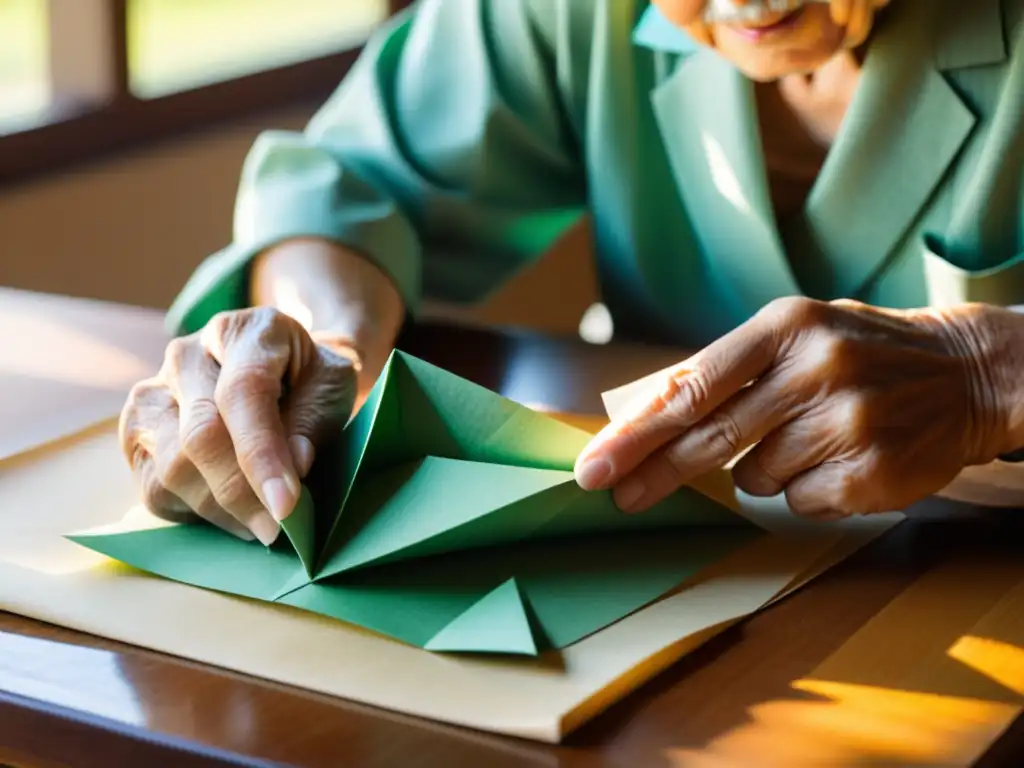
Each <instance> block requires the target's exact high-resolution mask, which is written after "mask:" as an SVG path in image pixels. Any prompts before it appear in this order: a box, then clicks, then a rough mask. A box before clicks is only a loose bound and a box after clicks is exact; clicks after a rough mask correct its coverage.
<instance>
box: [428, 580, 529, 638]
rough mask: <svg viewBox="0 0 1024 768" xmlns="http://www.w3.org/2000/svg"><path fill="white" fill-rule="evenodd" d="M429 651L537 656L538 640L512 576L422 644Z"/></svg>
mask: <svg viewBox="0 0 1024 768" xmlns="http://www.w3.org/2000/svg"><path fill="white" fill-rule="evenodd" d="M423 647H424V648H425V649H426V650H428V651H458V652H462V653H507V654H516V655H521V656H536V655H537V643H536V641H535V640H534V638H533V631H532V630H531V628H530V619H529V614H528V612H527V608H526V605H525V604H524V602H523V597H522V594H521V593H520V591H519V585H518V584H517V583H516V580H515V579H514V578H511V579H509V580H508V581H506V582H504V583H503V584H501V585H500V586H499V587H497V588H495V589H494V590H492V591H490V592H488V593H487V594H486V595H484V596H483V597H482V598H480V599H479V600H478V601H477V602H475V603H473V605H471V606H470V607H469V608H468V609H466V611H464V612H463V613H462V614H460V615H459V616H457V617H456V618H455V619H453V620H452V621H451V622H450V623H449V624H448V625H447V626H445V628H444V629H442V630H441V631H440V632H438V633H437V634H436V635H434V637H432V638H431V639H430V641H429V642H428V643H427V644H426V645H425V646H423Z"/></svg>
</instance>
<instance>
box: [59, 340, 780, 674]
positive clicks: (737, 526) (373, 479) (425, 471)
mask: <svg viewBox="0 0 1024 768" xmlns="http://www.w3.org/2000/svg"><path fill="white" fill-rule="evenodd" d="M590 438H591V434H590V433H588V432H586V431H584V430H580V429H577V428H576V427H573V426H570V425H568V424H565V423H563V422H561V421H559V420H557V419H555V418H553V417H551V416H548V415H546V414H542V413H538V412H535V411H533V410H531V409H529V408H527V407H525V406H523V405H520V404H518V403H515V402H513V401H511V400H509V399H507V398H504V397H502V396H500V395H498V394H496V393H494V392H491V391H489V390H487V389H485V388H483V387H480V386H478V385H476V384H473V383H471V382H469V381H466V380H465V379H462V378H459V377H458V376H455V375H454V374H451V373H449V372H447V371H444V370H442V369H440V368H437V367H435V366H433V365H430V364H428V363H426V362H424V361H422V360H419V359H417V358H415V357H412V356H411V355H408V354H405V353H403V352H395V353H394V354H393V355H392V357H391V359H390V360H389V362H388V364H387V366H386V367H385V369H384V371H383V373H382V374H381V376H380V378H379V380H378V381H377V383H376V385H375V387H374V388H373V390H372V392H371V393H370V395H369V397H368V399H367V401H366V404H365V405H364V407H363V408H362V409H361V410H360V412H359V414H357V415H356V417H355V418H354V419H353V420H352V421H351V423H350V424H349V425H348V426H347V427H346V428H345V431H344V433H343V435H342V442H343V444H344V445H343V448H344V450H343V451H342V455H343V458H342V459H341V463H340V465H339V467H338V473H337V476H338V482H339V483H340V484H341V497H342V502H341V504H340V506H339V507H338V508H337V509H326V508H320V507H317V505H316V504H315V503H314V500H313V498H312V496H311V495H310V493H309V491H308V490H304V492H303V494H302V498H301V499H300V501H299V504H298V505H297V507H296V509H295V511H294V512H293V514H292V515H291V516H290V517H289V518H288V519H287V520H285V522H284V524H283V529H284V533H285V536H283V537H281V538H280V539H279V541H278V542H277V543H275V545H274V546H272V547H270V548H264V547H262V546H261V545H259V544H258V543H254V542H245V541H241V540H239V539H236V538H234V537H232V536H230V535H229V534H227V533H224V532H222V531H220V530H218V529H216V528H214V527H212V526H209V525H206V524H183V525H178V526H172V527H162V528H157V529H147V530H137V531H126V532H117V533H109V532H103V531H96V532H85V533H80V534H76V535H74V536H72V537H70V538H71V539H72V540H73V541H75V542H76V543H78V544H81V545H82V546H85V547H88V548H89V549H92V550H94V551H95V552H99V553H101V554H104V555H107V556H108V557H112V558H114V559H116V560H119V561H121V562H124V563H127V564H129V565H131V566H133V567H135V568H138V569H141V570H143V571H148V572H150V573H154V574H156V575H159V576H162V577H164V578H168V579H173V580H176V581H181V582H185V583H188V584H192V585H194V586H198V587H202V588H206V589H212V590H216V591H220V592H227V593H230V594H236V595H241V596H244V597H248V598H250V599H256V600H263V601H267V602H277V603H282V604H285V605H290V606H293V607H296V608H300V609H303V610H306V611H312V612H315V613H320V614H323V615H326V616H330V617H332V618H335V619H339V620H341V621H345V622H349V623H352V624H357V625H359V626H361V627H364V628H366V629H369V630H371V631H374V632H377V633H381V634H384V635H388V636H390V637H392V638H394V639H396V640H399V641H402V642H405V643H409V644H412V645H415V646H419V647H422V648H425V649H427V650H430V651H438V652H440V651H444V652H462V653H496V654H519V655H522V654H525V655H537V654H539V653H541V652H543V651H544V650H546V649H548V648H564V647H566V646H568V645H570V644H572V643H575V642H578V641H580V640H581V639H583V638H585V637H587V636H589V635H591V634H593V633H594V632H596V631H598V630H600V629H601V628H603V627H606V626H608V625H610V624H613V623H614V622H616V621H619V620H621V619H622V618H623V617H625V616H628V615H629V614H631V613H633V612H635V611H637V610H638V609H640V608H642V607H643V606H645V605H647V604H649V603H651V602H653V601H655V600H657V599H658V598H659V597H661V596H662V595H664V594H666V593H667V592H669V591H670V590H672V589H673V588H675V587H677V586H678V585H679V584H681V583H683V582H684V581H686V580H687V579H688V578H690V577H692V576H694V575H695V574H697V573H698V572H699V571H700V570H701V569H703V568H705V567H707V566H709V565H711V564H713V563H714V562H716V561H718V560H720V559H721V558H723V557H725V556H727V555H729V554H730V553H731V552H733V551H735V550H737V549H739V548H742V547H743V546H745V545H748V544H750V543H751V542H752V541H754V540H755V539H756V538H757V537H759V536H761V535H764V531H763V530H761V529H760V528H759V527H758V526H756V525H755V524H753V523H751V522H750V521H749V520H747V519H746V518H744V517H743V516H741V515H738V514H737V513H736V512H735V511H733V510H732V509H729V508H728V507H726V506H724V505H722V504H720V503H718V502H717V501H715V500H714V499H712V498H710V497H708V496H705V495H704V494H701V493H699V492H697V491H695V490H693V489H683V490H681V491H679V492H678V493H676V494H674V495H673V496H672V497H670V498H669V499H667V500H666V501H664V502H663V503H661V504H659V505H658V506H657V507H656V508H655V509H653V510H651V511H649V512H648V513H647V514H645V515H641V516H628V515H624V514H622V513H621V512H620V511H619V510H618V509H617V508H616V507H615V504H614V502H613V501H612V497H611V494H610V492H607V491H603V492H588V491H584V490H583V489H581V488H580V487H579V486H578V485H577V483H576V482H575V479H574V476H573V472H572V469H573V465H574V463H575V461H576V458H577V456H578V455H579V453H580V451H581V450H582V449H583V448H584V447H585V446H586V444H587V443H588V442H589V440H590ZM318 531H320V532H321V534H320V536H321V538H322V539H323V540H322V541H321V540H318ZM323 531H327V534H326V535H323V533H322V532H323Z"/></svg>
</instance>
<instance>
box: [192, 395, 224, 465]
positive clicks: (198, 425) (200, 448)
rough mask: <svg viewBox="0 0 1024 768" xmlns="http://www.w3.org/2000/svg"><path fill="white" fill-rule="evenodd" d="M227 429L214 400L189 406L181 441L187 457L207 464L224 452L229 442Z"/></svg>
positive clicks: (202, 401) (205, 400) (196, 402)
mask: <svg viewBox="0 0 1024 768" xmlns="http://www.w3.org/2000/svg"><path fill="white" fill-rule="evenodd" d="M227 438H228V435H227V428H226V427H225V426H224V421H223V419H221V417H220V412H219V411H218V410H217V405H216V403H214V402H213V401H212V400H207V399H202V400H195V401H193V402H191V403H190V404H189V405H188V409H187V413H186V414H184V418H183V419H182V421H181V432H180V440H181V447H182V450H183V451H184V452H185V455H187V456H189V457H190V458H192V459H193V460H194V461H198V462H205V461H208V460H209V459H211V458H213V457H215V456H216V454H217V453H219V452H220V451H222V450H223V449H224V447H225V443H226V441H227Z"/></svg>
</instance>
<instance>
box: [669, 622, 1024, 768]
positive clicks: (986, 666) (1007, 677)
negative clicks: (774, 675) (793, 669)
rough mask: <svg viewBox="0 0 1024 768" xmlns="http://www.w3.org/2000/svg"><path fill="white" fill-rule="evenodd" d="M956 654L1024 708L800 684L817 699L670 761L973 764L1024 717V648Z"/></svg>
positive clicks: (799, 765)
mask: <svg viewBox="0 0 1024 768" xmlns="http://www.w3.org/2000/svg"><path fill="white" fill-rule="evenodd" d="M947 654H948V655H949V656H951V657H953V658H955V659H956V660H957V661H959V662H960V663H961V664H964V665H965V666H967V667H969V668H971V669H973V670H975V671H977V672H979V673H981V674H983V675H985V676H987V677H989V678H991V679H992V680H993V681H995V682H997V683H999V684H1000V685H1002V686H1003V687H1005V688H1007V689H1008V690H1010V691H1013V692H1015V693H1017V694H1019V695H1020V696H1021V697H1022V698H1021V700H1020V702H1019V703H1018V704H1016V705H1014V704H1009V703H1005V702H995V701H984V700H980V699H975V698H968V697H961V696H956V695H939V694H933V693H916V692H913V691H902V690H897V689H893V688H883V687H876V686H869V685H854V684H849V683H844V682H840V681H828V680H816V679H804V680H797V681H795V682H794V683H793V684H792V688H793V690H794V692H796V693H804V694H810V695H812V696H815V697H817V699H818V700H812V701H807V700H800V699H796V698H794V699H784V700H776V701H769V702H765V703H763V704H759V705H757V706H755V707H752V708H751V709H750V710H749V711H748V714H749V717H750V720H749V722H747V723H745V724H744V725H741V726H739V727H737V728H734V729H733V730H731V731H728V732H727V733H725V734H723V735H722V736H721V737H719V738H717V739H715V740H713V741H712V742H711V743H710V744H709V745H708V746H707V748H706V749H698V750H687V749H678V750H668V751H667V753H666V758H667V759H668V760H669V763H670V764H671V765H672V766H674V768H740V767H741V766H743V767H744V768H745V767H746V766H754V765H756V766H757V767H758V768H776V767H778V768H810V767H811V766H821V765H829V766H859V765H889V766H901V765H907V766H910V765H950V766H953V765H966V764H969V763H971V762H973V761H974V760H976V759H977V758H978V757H979V756H980V755H981V754H983V753H984V751H985V750H986V749H987V748H988V747H989V746H990V745H991V744H992V742H993V741H995V739H996V738H998V736H999V734H1001V733H1002V732H1003V731H1004V730H1005V729H1006V728H1007V727H1008V726H1009V725H1010V724H1011V723H1012V722H1013V721H1014V720H1015V719H1016V718H1017V717H1018V716H1019V715H1020V714H1021V712H1022V710H1024V649H1022V648H1018V647H1016V646H1013V645H1009V644H1007V643H1003V642H1000V641H996V640H991V639H988V638H982V637H974V636H970V635H965V636H964V637H961V638H960V639H959V640H958V641H957V642H956V643H955V644H954V645H953V646H952V647H951V648H950V649H949V650H948V652H947ZM752 755H757V756H758V761H757V762H756V763H752V762H751V759H752V758H751V756H752Z"/></svg>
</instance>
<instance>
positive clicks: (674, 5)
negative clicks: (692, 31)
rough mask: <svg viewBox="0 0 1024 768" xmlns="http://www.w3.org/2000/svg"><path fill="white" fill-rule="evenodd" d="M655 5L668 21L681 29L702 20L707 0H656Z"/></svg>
mask: <svg viewBox="0 0 1024 768" xmlns="http://www.w3.org/2000/svg"><path fill="white" fill-rule="evenodd" d="M654 4H655V5H656V6H657V7H658V10H659V11H661V13H662V15H663V16H664V17H665V18H666V19H668V20H669V21H671V22H672V23H673V24H677V25H679V26H680V27H685V26H688V25H690V24H693V23H694V22H697V21H700V20H701V17H702V16H703V15H704V6H705V5H706V2H705V0H654Z"/></svg>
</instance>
